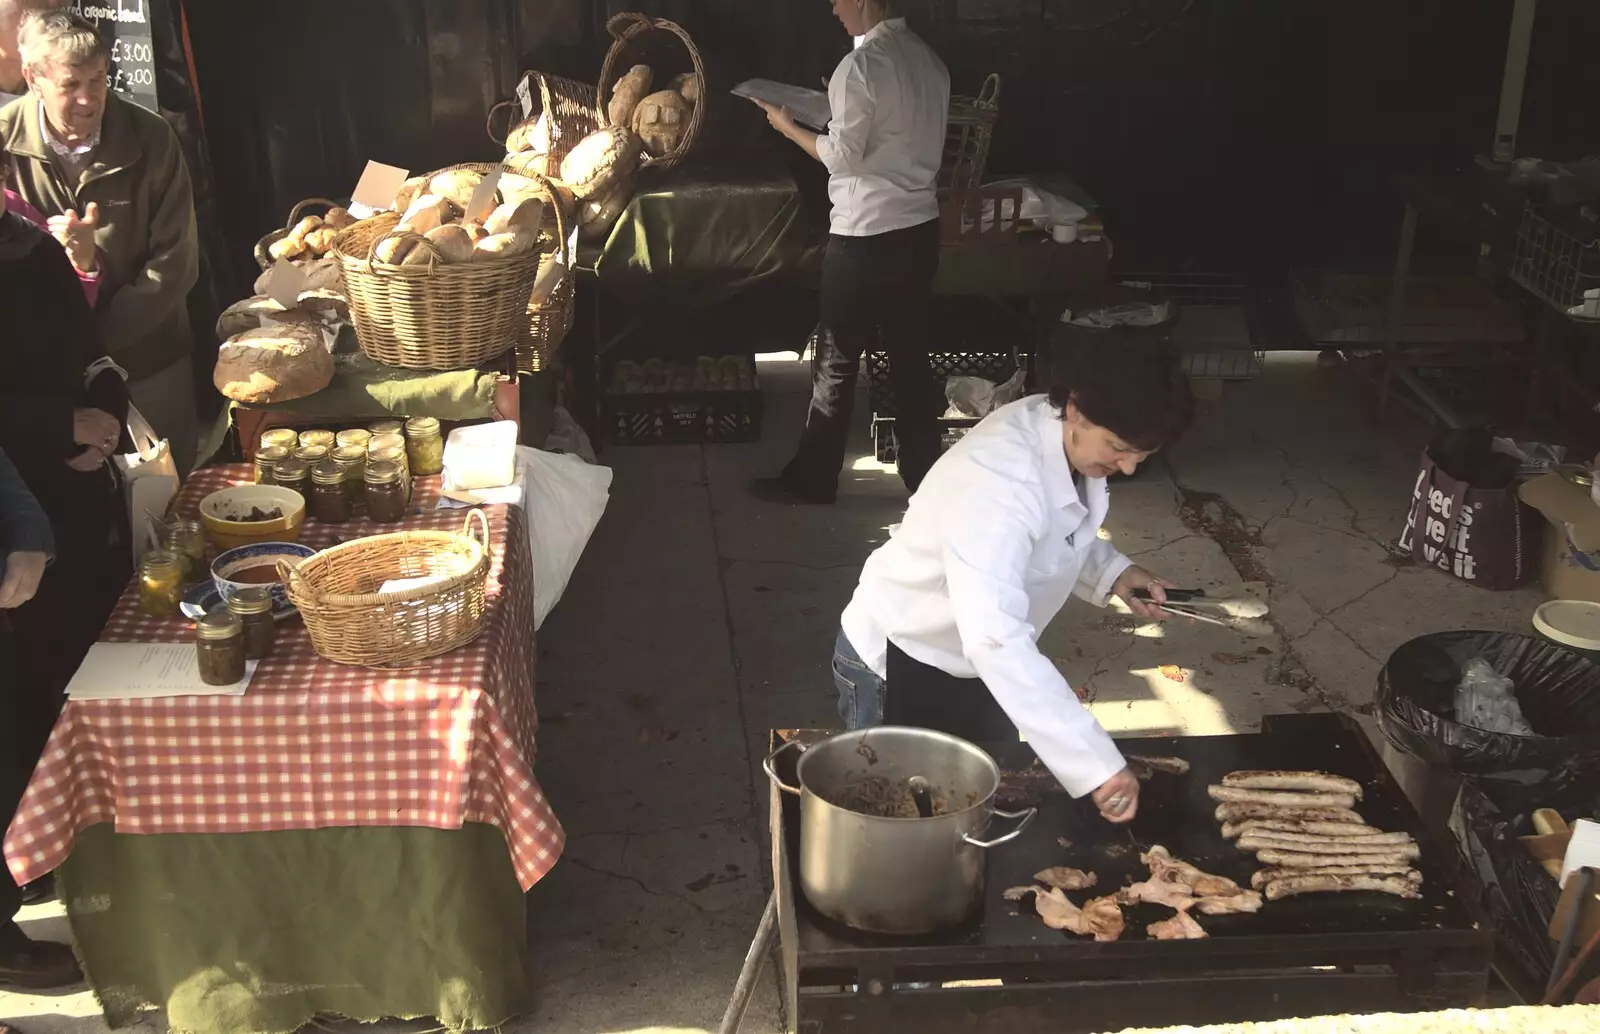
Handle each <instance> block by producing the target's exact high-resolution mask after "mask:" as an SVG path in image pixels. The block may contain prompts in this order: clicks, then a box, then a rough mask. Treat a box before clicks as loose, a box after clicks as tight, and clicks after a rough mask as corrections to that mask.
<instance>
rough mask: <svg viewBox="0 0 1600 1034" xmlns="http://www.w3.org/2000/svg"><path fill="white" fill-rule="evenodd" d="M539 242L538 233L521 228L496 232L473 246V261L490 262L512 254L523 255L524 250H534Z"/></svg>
mask: <svg viewBox="0 0 1600 1034" xmlns="http://www.w3.org/2000/svg"><path fill="white" fill-rule="evenodd" d="M538 242H539V238H538V237H537V236H536V235H534V234H531V233H524V232H522V231H521V230H513V231H512V232H510V233H496V234H493V235H491V236H488V237H485V238H484V239H483V240H481V241H479V242H478V243H477V244H474V245H473V246H472V261H474V262H489V261H492V260H494V259H499V258H507V257H509V256H511V255H521V254H522V253H523V252H526V251H532V250H533V247H534V245H535V244H537V243H538Z"/></svg>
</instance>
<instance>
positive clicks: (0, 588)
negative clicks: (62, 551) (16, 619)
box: [0, 551, 50, 610]
mask: <svg viewBox="0 0 1600 1034" xmlns="http://www.w3.org/2000/svg"><path fill="white" fill-rule="evenodd" d="M49 561H50V558H49V557H47V556H45V555H44V554H43V553H40V552H38V551H32V552H26V553H12V554H11V555H10V556H8V557H6V573H5V577H4V579H0V610H10V609H11V608H13V607H20V606H22V605H23V604H24V603H27V602H28V601H29V600H31V599H33V594H34V593H36V592H38V591H39V579H41V578H43V577H44V568H45V564H47V563H49Z"/></svg>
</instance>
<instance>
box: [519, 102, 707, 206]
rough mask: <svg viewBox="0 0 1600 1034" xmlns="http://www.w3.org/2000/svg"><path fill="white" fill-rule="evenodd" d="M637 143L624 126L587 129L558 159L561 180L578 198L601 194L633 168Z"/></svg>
mask: <svg viewBox="0 0 1600 1034" xmlns="http://www.w3.org/2000/svg"><path fill="white" fill-rule="evenodd" d="M680 100H681V98H680ZM642 103H643V102H641V105H642ZM640 147H641V145H640V143H639V138H638V137H637V136H635V135H634V133H633V131H632V130H631V129H629V128H628V127H626V126H608V127H607V128H605V129H602V130H600V131H598V132H595V133H590V134H589V135H588V136H586V137H584V138H583V139H582V140H580V141H578V146H576V147H574V148H573V149H572V152H571V153H570V154H568V155H567V156H566V158H565V159H563V160H562V162H561V182H563V183H565V184H566V185H567V187H568V188H569V189H571V191H572V193H573V194H574V195H575V196H576V197H577V198H578V199H579V200H580V201H581V200H584V199H586V198H591V197H596V196H598V195H600V194H603V193H605V192H606V191H607V190H608V189H610V187H611V185H612V184H613V183H615V182H617V181H618V180H619V179H621V178H622V177H624V176H626V175H628V174H629V173H631V172H633V170H634V168H635V167H636V166H637V165H638V164H639V149H640ZM507 200H510V199H509V198H508V199H507Z"/></svg>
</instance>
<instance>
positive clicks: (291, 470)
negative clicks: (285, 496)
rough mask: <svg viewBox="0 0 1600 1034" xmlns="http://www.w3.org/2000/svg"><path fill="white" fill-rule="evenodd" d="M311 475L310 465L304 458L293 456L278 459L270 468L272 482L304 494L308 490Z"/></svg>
mask: <svg viewBox="0 0 1600 1034" xmlns="http://www.w3.org/2000/svg"><path fill="white" fill-rule="evenodd" d="M310 477H311V467H310V466H309V465H308V464H307V463H306V461H305V460H302V459H297V458H295V457H293V456H291V457H289V458H288V459H286V460H279V461H278V463H277V465H276V466H275V467H273V469H272V482H273V484H276V485H282V486H283V487H284V488H292V489H294V490H295V491H296V492H299V493H300V494H301V496H304V495H305V494H306V493H307V492H308V491H310V486H309V484H308V481H309V479H310Z"/></svg>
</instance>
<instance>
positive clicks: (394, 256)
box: [372, 236, 417, 266]
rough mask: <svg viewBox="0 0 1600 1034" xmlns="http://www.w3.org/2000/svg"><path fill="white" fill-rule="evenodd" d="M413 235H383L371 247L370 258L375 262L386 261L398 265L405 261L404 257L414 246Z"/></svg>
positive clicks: (415, 241)
mask: <svg viewBox="0 0 1600 1034" xmlns="http://www.w3.org/2000/svg"><path fill="white" fill-rule="evenodd" d="M416 244H417V239H416V238H415V237H398V236H397V237H385V238H383V239H382V240H380V241H379V242H378V246H377V247H376V248H373V249H372V258H373V261H375V262H386V263H388V264H389V265H391V266H398V265H399V264H400V263H401V262H403V261H405V257H406V256H407V255H409V254H410V253H411V249H412V248H414V247H416Z"/></svg>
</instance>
